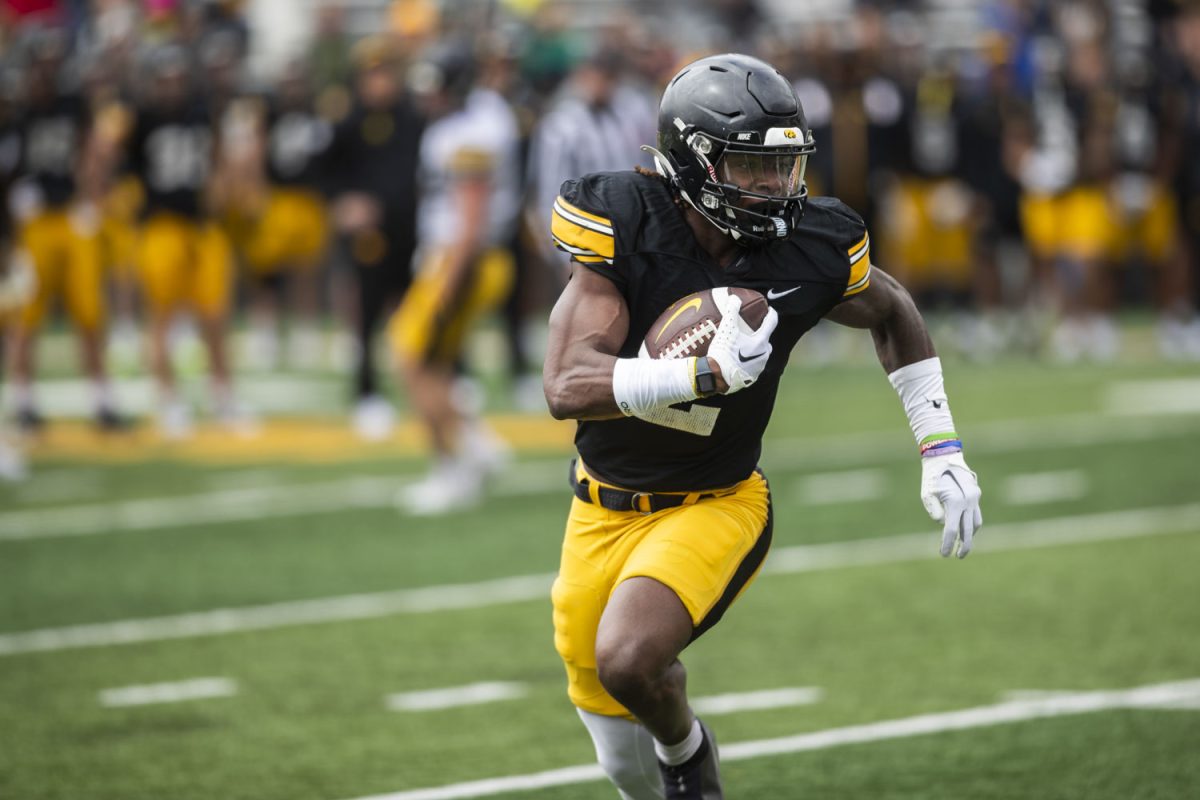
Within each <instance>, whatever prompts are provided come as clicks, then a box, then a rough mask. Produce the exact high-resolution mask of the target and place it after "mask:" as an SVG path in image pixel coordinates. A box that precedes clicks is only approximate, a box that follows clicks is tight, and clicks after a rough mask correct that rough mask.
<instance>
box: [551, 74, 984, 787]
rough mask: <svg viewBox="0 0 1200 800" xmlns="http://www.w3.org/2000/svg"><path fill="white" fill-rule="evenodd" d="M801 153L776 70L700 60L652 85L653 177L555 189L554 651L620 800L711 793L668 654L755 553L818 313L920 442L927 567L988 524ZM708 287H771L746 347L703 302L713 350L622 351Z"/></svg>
mask: <svg viewBox="0 0 1200 800" xmlns="http://www.w3.org/2000/svg"><path fill="white" fill-rule="evenodd" d="M814 149H815V145H814V143H813V139H812V135H811V132H810V131H809V129H808V125H807V123H806V122H805V118H804V112H803V110H802V108H801V106H800V103H799V101H798V100H797V98H796V95H795V92H794V91H793V89H792V85H791V83H790V82H789V81H788V80H787V79H786V78H784V76H783V75H781V74H780V73H779V72H778V71H777V70H775V69H774V68H773V67H771V66H770V65H769V64H766V63H764V62H762V61H759V60H757V59H754V58H750V57H747V56H743V55H720V56H712V57H709V58H705V59H701V60H699V61H696V62H693V63H692V64H690V65H688V66H686V67H684V69H683V70H682V71H681V72H680V73H679V74H678V75H676V76H675V78H674V79H672V80H671V82H670V83H669V84H668V85H667V88H666V90H665V92H664V94H663V97H662V102H661V105H660V111H659V123H658V148H657V150H654V151H653V155H654V157H655V162H656V166H657V170H658V174H653V173H649V172H645V173H643V172H608V173H599V174H592V175H587V176H584V177H582V178H579V179H577V180H571V181H567V182H566V183H564V184H563V187H562V191H561V193H560V196H559V199H558V201H557V202H556V204H555V207H554V212H553V217H552V232H553V235H554V238H555V239H556V241H557V242H558V244H559V246H560V247H562V248H563V249H564V250H566V251H567V252H569V253H570V254H571V255H572V257H573V259H574V261H575V262H576V263H575V264H574V266H573V271H572V276H571V280H570V283H569V284H568V285H567V288H566V290H565V291H564V292H563V294H562V296H561V297H560V299H559V301H558V303H557V304H556V305H555V308H554V311H553V312H552V314H551V318H550V335H549V346H548V351H547V354H546V365H545V373H544V380H545V390H546V399H547V402H548V404H549V407H550V410H551V413H552V414H553V415H554V416H555V417H557V418H559V419H576V420H579V424H578V428H577V432H576V436H575V443H576V447H577V449H578V451H579V456H580V457H579V459H578V460H577V461H576V462H575V463H574V464H573V466H572V470H571V484H572V486H573V489H574V493H575V499H574V501H573V505H572V507H571V512H570V517H569V520H568V522H567V527H566V535H565V540H564V544H563V549H562V562H561V566H560V569H559V574H558V578H557V580H556V581H555V584H554V589H553V603H554V626H555V645H556V648H557V650H558V652H559V654H560V655H561V656H562V659H563V661H564V662H565V664H566V669H567V677H568V693H569V695H570V698H571V700H572V702H573V703H574V704H575V705H576V707H577V709H578V712H579V715H580V717H581V719H582V720H583V722H584V724H585V725H586V726H587V728H588V730H589V732H590V734H591V736H592V739H593V741H594V744H595V746H596V752H597V756H598V758H599V761H600V764H601V766H602V767H603V768H604V770H605V772H606V773H607V774H608V776H609V777H610V778H611V779H612V781H613V783H614V784H615V785H616V786H617V788H618V789H619V791H620V793H621V796H622V797H624V798H636V800H643V798H646V799H648V798H662V797H664V792H665V797H667V798H694V799H695V800H701V799H703V800H712V798H720V797H722V796H723V795H722V790H721V785H720V777H719V774H718V764H717V751H716V744H715V741H714V739H713V736H712V733H711V731H710V730H709V729H708V728H707V726H705V725H703V724H701V723H700V721H699V720H697V719H696V717H695V716H694V715H693V713H692V711H691V709H690V708H689V706H688V700H687V694H686V692H685V677H686V673H685V670H684V667H683V665H682V664H681V663H680V661H679V655H680V653H681V652H682V651H683V650H684V648H686V647H687V646H688V644H690V643H691V642H692V641H694V640H695V639H696V638H697V637H699V636H701V635H702V634H703V633H705V632H706V631H707V630H708V629H709V628H711V627H712V626H713V625H715V624H716V623H717V621H718V620H719V619H720V618H721V616H722V615H723V614H724V613H725V611H726V610H728V608H729V606H730V605H731V604H732V603H733V601H734V600H735V599H736V598H737V597H738V595H739V594H740V593H741V592H742V591H743V590H745V588H746V587H747V585H748V584H749V583H750V582H751V581H752V580H753V578H754V577H755V575H756V574H757V572H758V570H759V568H760V566H761V565H762V563H763V559H764V558H765V557H766V553H767V549H768V547H769V545H770V542H771V530H772V511H771V495H770V490H769V488H768V485H767V481H766V478H765V477H764V476H763V474H762V472H761V471H760V470H759V469H758V468H757V466H756V465H757V462H758V457H759V453H760V450H761V445H762V435H763V431H764V430H765V428H766V426H767V421H768V419H769V418H770V415H771V410H772V407H773V404H774V401H775V394H776V390H777V388H778V385H779V380H780V377H781V375H782V373H783V370H784V368H785V367H786V366H787V363H788V358H789V356H790V354H791V351H792V349H793V348H794V347H795V345H796V343H797V341H798V340H799V339H800V337H801V336H802V335H803V334H804V333H805V332H806V331H808V330H810V329H811V328H812V327H813V326H814V325H816V323H817V321H818V320H820V319H822V318H829V319H831V320H834V321H836V322H839V323H842V324H844V325H848V326H851V327H856V328H865V329H868V330H870V331H871V334H872V336H873V338H874V340H875V347H876V351H877V352H878V355H879V360H880V363H881V364H882V366H883V368H884V369H885V370H886V371H887V373H888V378H889V380H890V382H891V384H892V386H893V387H895V389H896V391H897V392H898V393H899V395H900V399H901V401H902V403H903V405H904V409H905V411H906V413H907V414H908V418H909V421H910V423H911V426H912V429H913V433H914V435H915V438H916V441H917V444H918V446H919V451H920V455H921V457H922V459H921V460H922V481H921V499H922V502H923V503H924V505H925V508H926V509H927V510H928V511H929V513H930V515H931V516H933V518H934V519H935V520H944V522H945V525H944V529H943V532H942V538H941V548H940V549H941V554H942V555H943V556H949V555H951V554H953V553H955V552H956V551H957V555H958V557H959V558H962V557H964V556H966V555H967V554H968V553H969V552H970V550H971V544H972V540H973V537H974V534H975V532H976V531H977V530H978V528H979V526H980V525H981V524H982V517H981V515H980V510H979V496H980V491H979V484H978V482H977V481H976V478H975V473H973V472H972V471H971V470H970V469H968V468H967V465H966V463H965V462H964V460H963V455H962V444H961V442H960V440H959V437H958V434H956V433H955V432H954V421H953V419H952V418H951V415H950V406H949V402H948V400H947V398H946V391H945V388H944V386H943V380H942V368H941V362H940V361H939V359H938V358H937V356H936V355H935V353H934V349H933V344H932V342H931V341H930V338H929V335H928V333H927V331H926V327H925V324H924V322H923V321H922V318H921V315H920V313H919V312H918V311H917V309H916V306H915V305H914V304H913V302H912V300H911V298H910V297H909V295H908V294H907V293H906V292H905V291H904V289H903V288H901V287H900V285H899V284H898V283H897V282H896V281H895V280H894V279H892V278H891V277H890V276H889V275H887V274H886V273H884V272H883V271H882V270H879V269H877V268H874V267H873V266H872V264H871V240H870V237H869V235H868V234H867V231H866V229H865V227H864V225H863V223H862V220H861V218H860V217H859V215H858V214H856V213H855V212H854V211H852V210H851V209H850V208H848V207H847V206H846V205H844V204H843V203H842V202H841V201H839V200H837V199H835V198H832V197H809V196H808V191H807V188H806V186H805V183H804V168H805V164H806V159H807V158H808V156H809V155H810V154H811V153H812V152H813V151H814ZM721 286H738V287H746V288H750V289H755V290H758V291H760V292H762V293H763V294H765V295H766V297H767V299H768V302H769V303H770V306H771V307H770V310H769V311H768V312H767V315H766V317H765V319H764V320H763V322H762V324H761V325H760V326H759V327H758V329H757V330H756V331H754V332H753V333H745V332H743V331H742V329H741V328H739V326H738V324H737V322H736V320H737V318H738V316H739V309H740V301H739V300H738V299H737V298H736V297H735V296H734V295H732V294H728V295H726V293H714V297H715V298H717V300H716V302H717V303H718V305H719V306H720V310H721V313H722V321H721V324H720V326H719V328H718V330H717V332H716V334H715V337H714V339H713V341H712V343H711V345H710V346H709V349H708V353H707V356H705V357H692V358H681V359H662V360H659V359H649V358H638V357H637V355H638V351H639V346H640V345H641V343H642V341H643V338H644V337H645V335H646V333H647V331H648V329H649V328H650V326H651V325H652V324H653V323H654V322H655V320H656V318H657V317H658V316H659V315H660V314H661V312H662V311H663V310H664V309H666V308H667V307H668V306H669V305H671V304H672V303H673V302H674V301H675V300H677V299H679V298H680V297H683V296H686V295H688V294H690V293H692V292H696V291H700V290H705V289H712V288H715V287H721ZM721 298H723V299H721ZM651 420H653V421H651Z"/></svg>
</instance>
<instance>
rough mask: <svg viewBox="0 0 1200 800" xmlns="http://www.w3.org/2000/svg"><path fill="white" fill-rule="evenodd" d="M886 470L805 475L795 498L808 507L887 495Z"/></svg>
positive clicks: (857, 470)
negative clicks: (885, 493)
mask: <svg viewBox="0 0 1200 800" xmlns="http://www.w3.org/2000/svg"><path fill="white" fill-rule="evenodd" d="M885 486H886V484H885V480H884V474H883V470H879V469H856V470H846V471H843V472H820V473H817V474H815V475H805V476H804V477H803V478H801V479H800V480H799V481H797V482H796V490H795V495H796V496H797V497H799V498H800V502H802V503H804V504H805V505H808V506H821V505H834V504H836V503H852V502H856V501H863V500H875V499H878V498H880V497H882V496H883V492H884V489H885Z"/></svg>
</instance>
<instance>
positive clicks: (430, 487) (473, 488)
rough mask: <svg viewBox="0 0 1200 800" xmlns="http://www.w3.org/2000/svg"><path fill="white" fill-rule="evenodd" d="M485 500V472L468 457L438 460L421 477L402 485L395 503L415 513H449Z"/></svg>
mask: <svg viewBox="0 0 1200 800" xmlns="http://www.w3.org/2000/svg"><path fill="white" fill-rule="evenodd" d="M482 500H483V475H482V474H481V473H480V471H479V469H478V468H477V467H476V466H475V465H473V464H471V463H469V462H466V461H462V460H457V459H445V460H442V461H439V462H438V463H437V464H436V465H435V466H434V468H433V470H432V471H430V473H429V475H427V476H426V477H425V478H423V479H422V480H419V481H417V482H416V483H411V484H409V485H408V486H405V487H403V488H401V489H400V492H399V494H398V495H397V496H396V507H397V508H398V509H399V510H400V511H402V512H404V513H408V514H412V515H414V516H421V517H428V516H439V515H441V514H448V513H450V512H452V511H459V510H464V509H468V508H472V507H474V506H477V505H479V503H480V502H481V501H482Z"/></svg>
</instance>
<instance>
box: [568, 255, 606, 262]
mask: <svg viewBox="0 0 1200 800" xmlns="http://www.w3.org/2000/svg"><path fill="white" fill-rule="evenodd" d="M571 258H573V259H575V260H576V261H578V262H579V263H580V264H611V263H612V261H611V259H607V258H605V257H604V256H581V255H573V256H571Z"/></svg>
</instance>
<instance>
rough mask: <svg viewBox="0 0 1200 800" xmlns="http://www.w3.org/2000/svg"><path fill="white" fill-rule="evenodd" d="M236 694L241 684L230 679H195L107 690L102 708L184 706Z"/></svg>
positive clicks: (101, 693) (101, 703) (102, 694)
mask: <svg viewBox="0 0 1200 800" xmlns="http://www.w3.org/2000/svg"><path fill="white" fill-rule="evenodd" d="M235 694H237V683H236V682H235V681H231V680H229V679H228V678H193V679H191V680H186V681H175V682H173V683H148V684H145V685H142V686H122V687H120V688H118V689H103V690H102V691H101V692H100V705H102V706H104V707H106V708H120V707H123V706H148V705H156V704H158V703H181V702H183V701H185V700H207V699H210V698H213V697H232V696H233V695H235Z"/></svg>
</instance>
